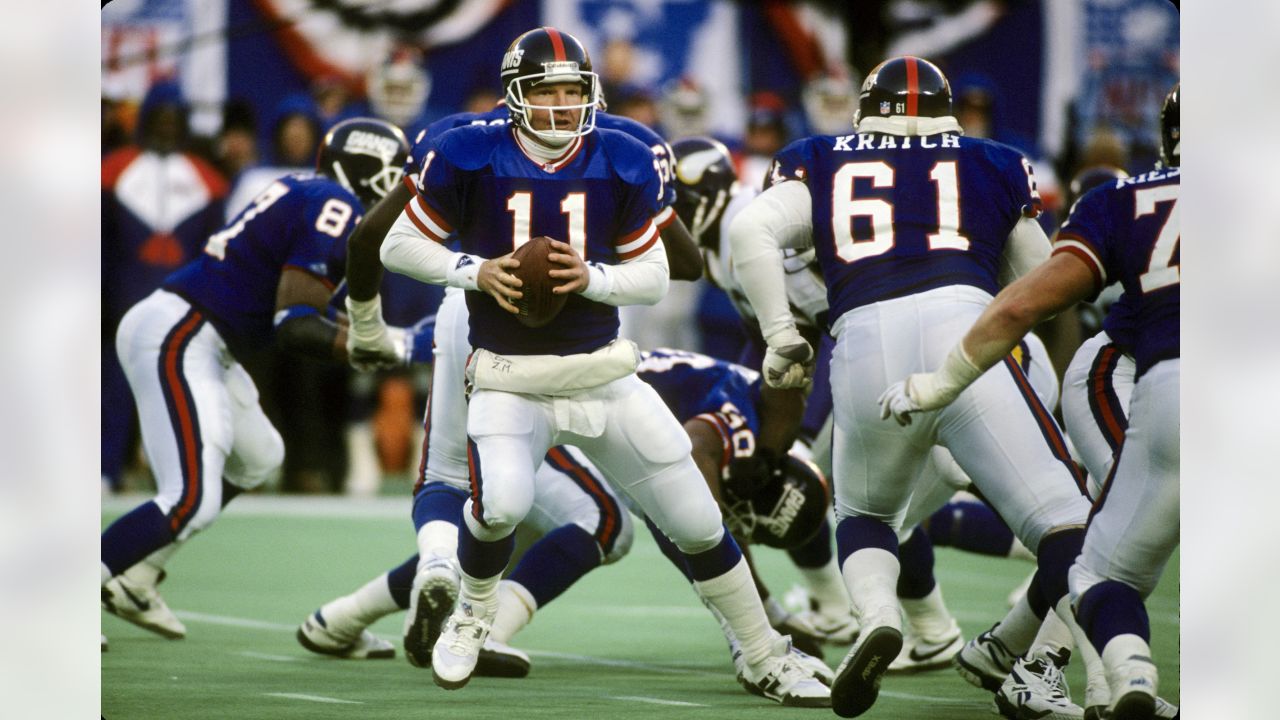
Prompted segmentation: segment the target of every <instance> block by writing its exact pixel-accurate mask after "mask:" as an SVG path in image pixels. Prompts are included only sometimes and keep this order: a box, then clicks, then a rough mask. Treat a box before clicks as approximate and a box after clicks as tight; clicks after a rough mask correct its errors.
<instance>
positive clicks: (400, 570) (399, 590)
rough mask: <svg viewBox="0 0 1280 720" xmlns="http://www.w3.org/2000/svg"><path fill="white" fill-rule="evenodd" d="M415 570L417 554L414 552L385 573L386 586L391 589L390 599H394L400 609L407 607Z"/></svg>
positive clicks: (416, 570)
mask: <svg viewBox="0 0 1280 720" xmlns="http://www.w3.org/2000/svg"><path fill="white" fill-rule="evenodd" d="M417 572H418V555H417V554H416V553H415V554H414V556H413V557H411V558H409V559H408V560H405V561H404V562H402V563H400V564H399V565H397V566H396V567H395V568H392V570H391V571H390V572H388V573H387V588H388V589H390V590H391V599H392V600H395V601H396V607H398V608H400V609H401V610H408V609H409V593H411V592H413V576H414V574H416V573H417Z"/></svg>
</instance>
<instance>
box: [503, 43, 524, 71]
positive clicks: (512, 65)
mask: <svg viewBox="0 0 1280 720" xmlns="http://www.w3.org/2000/svg"><path fill="white" fill-rule="evenodd" d="M523 59H524V48H522V47H518V48H512V49H511V50H508V51H507V52H506V54H505V55H503V56H502V72H504V73H505V72H507V71H508V70H514V69H517V68H519V67H520V61H521V60H523Z"/></svg>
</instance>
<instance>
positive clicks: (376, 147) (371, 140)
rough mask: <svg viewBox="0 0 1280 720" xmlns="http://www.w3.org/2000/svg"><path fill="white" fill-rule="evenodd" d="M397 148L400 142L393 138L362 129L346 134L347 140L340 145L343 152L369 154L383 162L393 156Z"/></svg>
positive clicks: (398, 148)
mask: <svg viewBox="0 0 1280 720" xmlns="http://www.w3.org/2000/svg"><path fill="white" fill-rule="evenodd" d="M399 150H400V143H398V142H396V141H395V140H394V139H392V138H389V137H384V136H382V135H375V134H374V133H371V132H365V131H363V130H352V131H351V134H350V135H348V136H347V141H346V142H345V143H343V145H342V151H343V152H349V153H355V154H358V155H370V156H373V157H376V158H379V159H380V160H382V161H383V162H384V163H385V162H389V161H390V160H391V158H394V157H395V156H396V152H398V151H399Z"/></svg>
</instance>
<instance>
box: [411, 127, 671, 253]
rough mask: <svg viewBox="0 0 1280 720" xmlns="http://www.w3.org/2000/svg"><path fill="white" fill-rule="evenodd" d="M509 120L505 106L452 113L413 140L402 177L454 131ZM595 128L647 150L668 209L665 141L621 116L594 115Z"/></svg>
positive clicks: (666, 218)
mask: <svg viewBox="0 0 1280 720" xmlns="http://www.w3.org/2000/svg"><path fill="white" fill-rule="evenodd" d="M509 119H510V114H509V112H508V111H507V108H506V106H503V105H499V106H498V107H495V108H494V109H492V110H490V111H488V112H482V113H475V112H464V113H455V114H453V115H449V116H448V117H444V118H441V119H439V120H437V121H435V122H433V123H431V125H429V126H428V127H427V128H426V129H425V130H423V131H422V132H420V133H418V136H417V137H416V138H414V141H413V150H412V152H410V153H409V157H408V159H407V160H405V163H404V176H405V177H406V178H415V177H417V176H418V173H420V172H421V171H422V165H421V163H420V162H415V161H414V158H418V159H419V160H421V159H422V158H424V157H426V155H427V150H426V148H427V145H428V144H429V142H430V141H431V140H432V139H434V138H437V137H439V136H440V135H442V134H444V133H446V132H448V131H449V130H452V129H454V128H458V127H463V126H466V125H506V124H507V122H508V120H509ZM596 127H598V128H604V129H605V130H618V131H621V132H624V133H626V134H628V135H630V136H631V137H633V138H635V139H637V140H639V141H640V142H642V143H644V144H645V145H646V146H648V148H649V150H650V151H651V152H652V153H653V162H654V169H655V170H657V171H658V175H659V176H660V177H661V178H662V188H663V198H662V207H664V208H666V207H670V206H671V204H672V203H674V202H675V201H676V183H675V180H676V164H675V162H674V161H673V160H672V159H671V158H672V157H674V154H673V153H672V152H671V146H669V145H667V141H666V140H663V139H662V137H661V136H659V135H658V133H656V132H654V131H652V130H650V129H649V128H648V127H647V126H645V125H642V124H641V123H638V122H636V121H635V120H632V119H631V118H626V117H622V116H621V115H610V114H608V113H603V112H597V113H596ZM674 217H675V214H674V213H670V214H666V213H664V215H663V217H662V218H661V219H660V220H659V221H658V228H659V229H663V228H665V227H666V225H667V223H669V222H670V221H671V219H672V218H674Z"/></svg>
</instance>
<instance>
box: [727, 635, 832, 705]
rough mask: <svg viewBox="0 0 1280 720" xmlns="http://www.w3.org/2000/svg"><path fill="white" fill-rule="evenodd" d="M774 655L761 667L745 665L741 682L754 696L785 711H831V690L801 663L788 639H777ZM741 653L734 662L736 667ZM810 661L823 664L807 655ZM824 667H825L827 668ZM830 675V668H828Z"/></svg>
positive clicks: (806, 664) (779, 637)
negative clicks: (802, 708) (792, 709)
mask: <svg viewBox="0 0 1280 720" xmlns="http://www.w3.org/2000/svg"><path fill="white" fill-rule="evenodd" d="M773 642H774V648H773V650H774V652H773V654H772V655H770V656H769V657H767V658H765V659H764V660H763V661H762V662H760V663H759V664H757V665H755V666H752V665H748V664H746V663H745V662H744V663H742V670H741V673H740V674H739V676H738V682H740V683H741V684H742V686H743V687H744V688H745V689H746V690H747V692H750V693H751V694H753V695H759V696H761V697H765V698H768V699H770V700H773V701H774V702H777V703H780V704H782V705H784V706H786V707H816V708H825V707H831V690H830V689H829V688H828V687H827V686H826V685H824V684H823V683H822V681H821V680H819V679H818V678H817V677H816V676H815V674H814V668H812V667H809V666H808V665H809V663H808V662H807V661H804V662H802V661H801V660H800V659H799V656H798V655H797V653H799V651H798V650H794V649H793V648H792V647H791V640H790V638H787V637H786V636H778V637H776V638H774V641H773ZM739 656H740V653H736V654H735V657H734V660H735V664H737V661H738V658H739ZM805 657H806V658H809V659H810V660H813V661H816V662H818V663H821V662H822V661H821V660H818V659H817V658H813V657H811V656H808V655H805ZM823 667H826V666H825V664H824V665H823ZM827 671H828V672H830V668H827Z"/></svg>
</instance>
